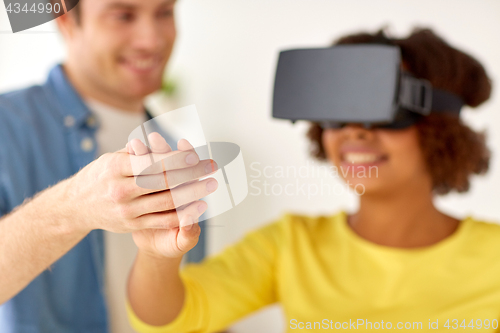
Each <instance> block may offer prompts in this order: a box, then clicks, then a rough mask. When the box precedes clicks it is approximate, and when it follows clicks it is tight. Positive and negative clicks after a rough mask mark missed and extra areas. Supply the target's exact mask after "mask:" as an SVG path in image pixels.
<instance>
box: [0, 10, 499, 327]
mask: <svg viewBox="0 0 500 333" xmlns="http://www.w3.org/2000/svg"><path fill="white" fill-rule="evenodd" d="M0 1H2V0H0ZM0 6H1V5H0ZM0 8H1V7H0ZM6 20H7V17H6V13H5V12H4V11H3V8H2V9H1V10H0V30H1V31H3V32H0V92H5V91H9V90H12V89H15V88H20V87H24V86H26V85H30V84H34V83H40V82H43V81H44V80H45V77H46V75H47V72H48V70H49V68H50V67H51V66H53V65H54V64H55V63H57V62H59V61H61V60H62V59H64V45H63V44H62V41H61V38H60V37H59V35H58V34H57V33H56V30H55V25H54V24H53V23H52V22H50V23H48V24H45V25H43V26H41V27H38V28H35V29H33V30H32V31H28V32H25V33H18V34H15V35H13V34H11V33H5V31H8V30H9V29H8V22H7V21H6ZM177 22H178V30H179V38H178V41H177V45H176V49H175V52H174V54H173V57H172V60H171V62H170V66H169V71H168V73H169V75H171V76H172V77H174V78H175V79H176V80H177V81H178V83H179V86H180V92H181V94H180V97H179V98H178V100H177V102H176V104H177V106H184V105H190V104H196V106H197V108H198V111H199V114H200V119H201V121H202V124H203V127H204V131H205V135H206V138H207V140H208V141H230V142H234V143H236V144H238V145H239V146H240V147H241V149H242V151H243V157H244V159H245V163H246V167H247V174H248V176H249V178H248V179H249V182H250V181H254V180H255V181H256V182H254V183H253V185H254V186H253V187H252V186H251V187H249V195H248V197H247V199H246V200H245V201H244V202H243V203H241V204H240V205H239V206H238V207H236V208H235V209H233V210H231V211H229V212H227V213H224V214H223V215H220V216H218V217H216V218H214V219H213V220H212V221H211V224H214V225H219V226H213V227H208V230H209V240H208V241H209V252H210V253H215V252H218V251H219V250H221V249H222V248H223V247H224V246H226V245H228V244H230V243H233V242H235V241H237V240H238V239H240V238H241V237H242V236H243V235H244V234H245V233H246V232H247V231H248V230H250V229H254V228H256V227H258V226H260V225H262V224H265V223H269V222H270V221H272V220H274V219H276V218H278V217H279V216H280V215H281V214H282V213H283V212H284V211H295V212H304V213H311V214H319V213H330V212H335V211H337V210H339V209H348V210H350V209H355V207H356V199H355V197H354V196H353V195H352V194H350V193H347V192H345V191H342V193H338V194H327V193H323V194H321V193H319V194H314V189H312V190H311V191H310V192H309V194H308V195H307V194H306V195H303V194H302V195H295V194H294V195H285V194H283V193H282V194H281V195H272V194H271V195H266V194H265V193H264V190H265V189H264V186H263V182H264V181H267V182H268V183H269V184H270V185H274V193H275V194H276V193H278V192H279V189H280V188H283V187H284V186H285V185H286V184H289V183H290V184H296V181H297V179H296V178H294V177H293V175H290V177H282V178H276V177H272V178H266V177H264V175H261V176H260V177H258V175H257V171H255V169H259V170H260V171H262V170H263V168H264V167H265V166H270V167H272V170H274V171H276V170H277V169H276V167H278V168H279V167H281V166H282V167H284V168H286V167H287V166H295V167H296V168H297V169H298V168H299V167H300V166H303V168H304V166H307V165H309V169H308V170H309V171H311V165H312V163H316V162H313V161H312V160H311V159H310V158H309V156H308V153H307V149H308V144H307V141H306V139H305V138H304V132H305V130H306V129H307V126H306V124H304V123H302V124H301V123H298V124H296V125H295V126H293V125H292V124H291V123H289V122H286V121H278V120H273V119H272V118H271V116H270V112H271V109H270V106H271V96H272V85H273V75H274V70H275V65H276V61H277V55H278V51H279V50H281V49H284V48H291V47H306V46H310V47H315V46H318V47H321V46H326V45H328V44H330V42H331V41H332V40H333V39H336V38H338V37H339V36H341V35H344V34H347V33H353V32H357V31H360V30H367V31H371V32H375V31H376V30H378V29H379V28H381V27H382V26H384V25H387V26H388V27H389V32H391V33H392V35H394V36H404V35H406V34H407V33H409V32H410V30H411V28H412V27H415V26H426V27H431V28H433V29H434V30H435V32H437V33H438V34H439V35H441V36H442V37H444V38H445V39H446V40H447V41H448V42H449V43H451V44H452V45H454V46H456V47H458V48H460V49H462V50H464V51H466V52H469V53H470V54H472V55H473V56H475V57H476V58H477V59H478V60H480V61H481V62H482V63H483V65H484V66H485V67H486V70H487V71H488V73H489V75H490V77H491V79H492V80H493V82H494V91H493V95H492V97H491V99H490V101H489V102H487V103H486V104H484V105H483V106H481V107H480V108H478V109H477V110H474V111H470V110H467V111H466V112H464V114H463V116H464V118H465V119H466V120H467V122H469V124H471V125H472V126H473V127H474V128H476V129H484V130H486V131H487V133H488V141H489V146H490V147H491V149H492V150H493V152H494V155H493V160H492V163H491V171H490V172H489V174H488V175H487V176H486V177H482V178H476V179H474V181H473V186H472V189H471V191H470V192H469V193H468V194H466V195H449V196H447V197H444V198H438V199H437V202H438V205H439V206H440V207H441V208H442V209H444V210H446V211H447V212H449V213H451V214H453V215H456V216H467V215H474V216H475V217H478V218H481V219H487V220H493V221H497V222H498V221H500V208H499V205H498V188H499V186H500V165H499V160H498V157H497V156H498V154H496V152H498V151H500V136H499V133H500V98H499V94H500V92H499V91H498V90H497V89H495V88H496V86H497V84H498V82H500V43H499V40H500V1H498V0H474V1H471V0H405V1H400V0H351V1H341V0H251V1H243V0H211V1H207V0H179V2H178V5H177ZM156 111H157V112H165V111H170V110H168V109H165V110H156ZM252 163H260V164H253V165H254V167H253V169H252V168H251V167H250V165H251V164H252ZM316 165H319V164H318V163H316ZM270 170H271V169H269V170H268V172H269V171H270ZM304 170H305V169H304ZM270 173H271V172H270ZM285 175H286V174H285ZM298 181H299V184H304V183H310V184H316V185H318V186H320V185H321V182H322V181H323V182H324V183H328V184H330V185H332V184H337V185H338V180H335V179H325V178H324V177H323V178H322V177H318V176H317V175H311V174H310V175H309V177H308V178H307V179H306V178H300V179H298ZM257 189H260V190H261V193H260V195H256V194H257V192H258V190H257ZM295 189H296V188H295V187H294V190H295ZM270 190H271V188H268V191H270ZM120 251H121V250H120ZM117 253H120V252H119V251H118V252H117ZM122 253H124V255H125V253H128V256H129V257H130V256H133V253H134V249H133V248H128V249H123V252H122ZM120 275H123V274H122V273H120ZM117 279H121V280H120V281H122V282H120V283H119V282H117V285H119V284H121V283H123V281H124V278H123V277H122V278H120V277H117ZM111 301H112V302H117V303H118V302H121V300H120V299H119V298H115V299H112V300H111ZM117 305H118V306H120V307H121V306H122V305H121V304H117ZM126 326H127V323H126V320H125V318H124V316H123V314H116V315H113V328H114V331H115V332H120V333H123V332H130V330H129V329H127V328H126ZM283 327H284V322H283V320H282V314H281V312H280V309H279V307H277V306H273V307H270V308H267V309H263V310H262V311H260V312H259V313H257V314H255V315H252V316H250V317H248V318H245V319H244V320H243V321H241V322H239V323H237V324H236V325H235V326H234V327H232V328H231V332H237V333H250V332H251V333H254V332H269V333H273V332H282V331H283Z"/></svg>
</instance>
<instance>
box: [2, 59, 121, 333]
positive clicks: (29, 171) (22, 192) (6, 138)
mask: <svg viewBox="0 0 500 333" xmlns="http://www.w3.org/2000/svg"><path fill="white" fill-rule="evenodd" d="M89 116H91V113H90V111H89V109H88V108H87V107H86V105H85V104H84V103H83V101H82V99H81V98H80V96H79V95H78V94H77V93H76V91H75V90H74V89H73V87H72V86H71V84H70V83H69V81H68V79H67V77H66V76H65V74H64V71H63V69H62V67H61V66H56V67H55V68H53V69H52V70H51V72H50V74H49V78H48V80H47V82H46V83H45V84H43V85H41V86H33V87H30V88H27V89H23V90H19V91H15V92H10V93H7V94H3V95H0V216H2V215H4V214H7V213H8V212H9V211H11V210H12V209H13V208H15V207H16V206H18V205H20V204H21V203H22V202H23V201H24V199H26V198H29V197H32V196H33V195H34V194H36V193H37V192H39V191H42V190H43V189H45V188H47V187H49V186H50V185H53V184H56V183H57V182H59V181H60V180H63V179H65V178H68V177H70V176H71V175H73V174H74V173H76V172H78V170H80V169H81V168H82V167H84V166H85V165H87V164H88V163H90V162H91V161H93V160H94V159H95V157H96V152H97V150H96V149H97V144H96V141H95V132H96V128H95V127H93V126H96V125H95V124H93V122H87V119H88V118H89ZM94 123H95V122H94ZM103 261H104V251H103V233H102V231H101V230H94V231H92V232H91V233H90V234H89V235H87V236H86V237H85V238H84V239H83V240H82V241H81V242H80V243H78V244H77V245H76V246H75V247H74V248H73V249H71V250H70V251H69V252H68V253H67V254H65V255H64V256H63V257H62V258H61V259H59V260H58V261H57V262H55V263H54V264H53V265H52V266H51V268H50V270H45V271H44V272H43V273H41V274H40V275H39V276H38V277H37V278H36V279H34V280H33V281H32V282H31V283H30V284H29V285H28V286H27V287H26V288H24V289H23V290H22V291H21V292H20V293H19V294H17V295H16V296H15V297H14V298H12V299H11V300H9V301H7V302H6V303H4V304H3V305H1V306H0V332H1V333H42V332H43V333H49V332H50V333H66V332H68V333H69V332H71V333H73V332H74V333H76V332H78V333H87V332H88V333H90V332H92V333H101V332H102V333H104V332H108V319H107V310H106V304H105V297H104V292H103V288H104V278H103V270H104V263H103ZM22 264H23V263H22V262H20V263H19V265H22ZM12 269H13V270H14V269H16V267H12ZM0 274H8V271H7V272H0ZM124 292H125V291H124Z"/></svg>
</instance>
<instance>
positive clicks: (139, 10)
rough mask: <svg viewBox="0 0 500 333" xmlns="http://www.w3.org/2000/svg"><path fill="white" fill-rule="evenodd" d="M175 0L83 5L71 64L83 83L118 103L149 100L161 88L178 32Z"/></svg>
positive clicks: (87, 0)
mask: <svg viewBox="0 0 500 333" xmlns="http://www.w3.org/2000/svg"><path fill="white" fill-rule="evenodd" d="M174 4H175V0H82V1H80V5H79V6H81V7H80V10H81V13H80V14H81V20H80V23H79V24H77V23H76V22H75V21H74V20H72V21H71V22H70V23H68V24H70V25H72V28H71V30H72V33H71V34H70V35H69V37H68V38H67V43H68V48H69V57H70V59H69V61H72V62H73V64H74V66H77V67H78V75H83V76H85V79H84V80H83V82H85V84H90V85H92V88H91V89H92V90H95V89H99V90H100V91H101V92H105V93H106V94H109V95H110V96H113V97H115V98H124V99H129V98H143V97H144V96H146V95H147V94H150V93H152V92H154V91H155V90H158V89H159V88H160V87H161V82H162V77H163V72H164V68H165V65H166V63H167V61H168V59H169V57H170V54H171V52H172V47H173V44H174V41H175V36H176V31H175V22H174Z"/></svg>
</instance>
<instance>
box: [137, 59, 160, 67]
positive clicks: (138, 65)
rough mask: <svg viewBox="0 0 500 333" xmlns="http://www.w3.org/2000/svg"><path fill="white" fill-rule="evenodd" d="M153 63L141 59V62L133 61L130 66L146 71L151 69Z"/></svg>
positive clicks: (151, 60) (150, 60)
mask: <svg viewBox="0 0 500 333" xmlns="http://www.w3.org/2000/svg"><path fill="white" fill-rule="evenodd" d="M154 64H155V61H154V60H153V59H143V60H135V61H132V65H133V66H134V67H136V68H139V69H148V68H151V67H153V66H154Z"/></svg>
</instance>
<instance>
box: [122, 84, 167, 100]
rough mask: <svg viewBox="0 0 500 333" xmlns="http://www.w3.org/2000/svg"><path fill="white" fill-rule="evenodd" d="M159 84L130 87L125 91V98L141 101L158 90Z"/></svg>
mask: <svg viewBox="0 0 500 333" xmlns="http://www.w3.org/2000/svg"><path fill="white" fill-rule="evenodd" d="M160 88H161V84H148V85H132V86H130V87H129V88H128V89H126V91H127V92H126V94H127V96H129V97H131V98H134V99H143V98H145V97H146V96H148V95H150V94H152V93H154V92H156V91H158V90H160Z"/></svg>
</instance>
